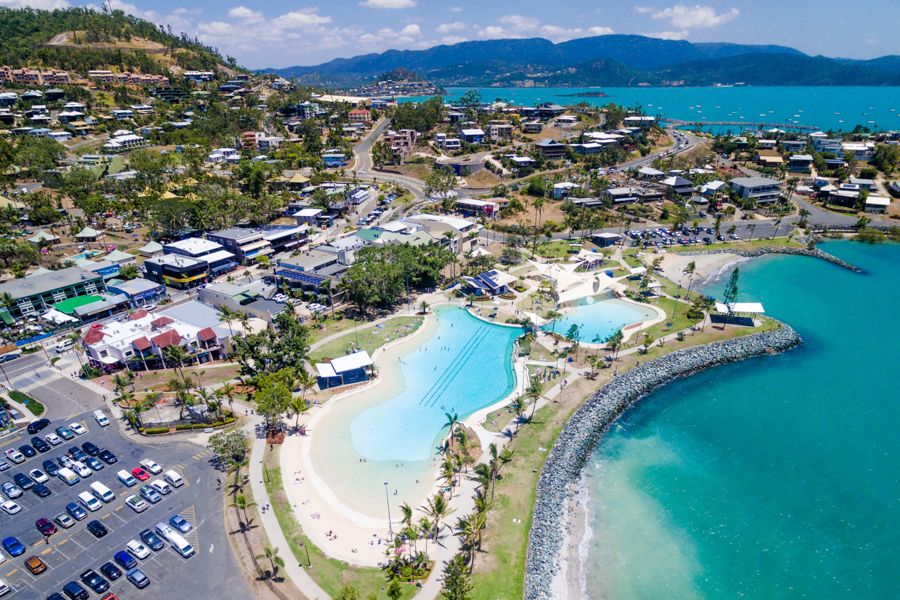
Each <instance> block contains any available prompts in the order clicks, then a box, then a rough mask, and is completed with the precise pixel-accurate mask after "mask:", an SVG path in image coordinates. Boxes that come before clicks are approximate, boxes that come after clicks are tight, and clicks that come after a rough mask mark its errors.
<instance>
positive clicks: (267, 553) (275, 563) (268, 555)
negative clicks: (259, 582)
mask: <svg viewBox="0 0 900 600" xmlns="http://www.w3.org/2000/svg"><path fill="white" fill-rule="evenodd" d="M256 558H257V559H261V558H264V559H266V560H268V561H269V566H270V570H269V571H268V572H267V573H266V579H274V578H275V577H277V576H278V569H279V568H281V567H284V559H283V558H281V557H280V556H278V548H274V547H271V546H266V547H265V548H264V549H263V553H262V554H260V555H258V556H257V557H256Z"/></svg>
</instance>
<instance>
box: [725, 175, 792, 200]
mask: <svg viewBox="0 0 900 600" xmlns="http://www.w3.org/2000/svg"><path fill="white" fill-rule="evenodd" d="M730 183H731V189H732V190H734V192H735V193H736V194H737V195H738V196H740V197H741V198H742V199H744V200H752V201H753V202H756V203H757V204H765V203H769V202H778V201H779V200H781V184H780V183H779V182H778V180H776V179H769V178H768V177H735V178H734V179H732V180H731V182H730Z"/></svg>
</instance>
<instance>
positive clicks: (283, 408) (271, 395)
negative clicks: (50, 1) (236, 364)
mask: <svg viewBox="0 0 900 600" xmlns="http://www.w3.org/2000/svg"><path fill="white" fill-rule="evenodd" d="M289 376H290V374H289V373H288V372H287V370H286V369H281V370H280V371H276V372H275V373H261V374H259V375H257V376H256V391H254V392H253V401H254V402H256V409H257V412H258V413H259V414H260V415H261V416H262V417H263V419H264V420H265V422H266V429H267V431H273V430H274V429H275V426H276V424H277V423H278V421H279V420H280V419H281V417H282V415H284V414H285V413H286V412H287V411H288V410H289V407H290V403H291V398H292V394H291V387H290V384H289V382H288V378H289Z"/></svg>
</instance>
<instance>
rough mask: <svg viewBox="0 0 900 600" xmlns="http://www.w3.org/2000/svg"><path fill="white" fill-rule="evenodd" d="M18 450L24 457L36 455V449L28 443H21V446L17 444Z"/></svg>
mask: <svg viewBox="0 0 900 600" xmlns="http://www.w3.org/2000/svg"><path fill="white" fill-rule="evenodd" d="M19 452H21V453H22V455H23V456H24V457H25V458H32V457H33V456H37V450H35V449H34V448H32V447H31V445H29V444H22V445H21V446H19Z"/></svg>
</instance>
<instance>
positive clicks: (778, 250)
mask: <svg viewBox="0 0 900 600" xmlns="http://www.w3.org/2000/svg"><path fill="white" fill-rule="evenodd" d="M678 254H679V255H681V256H700V255H702V254H734V255H735V256H743V257H745V258H758V257H760V256H765V255H767V254H795V255H797V256H809V257H812V258H819V259H822V260H824V261H827V262H830V263H831V264H834V265H837V266H839V267H842V268H844V269H848V270H850V271H853V272H854V273H862V272H863V270H862V269H860V268H859V267H857V266H856V265H851V264H850V263H848V262H847V261H845V260H842V259H840V258H838V257H837V256H835V255H834V254H829V253H827V252H825V251H823V250H819V249H818V248H791V247H788V246H760V247H759V248H752V249H749V250H747V249H739V248H734V249H732V248H722V249H717V250H692V251H690V252H679V253H678Z"/></svg>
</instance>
